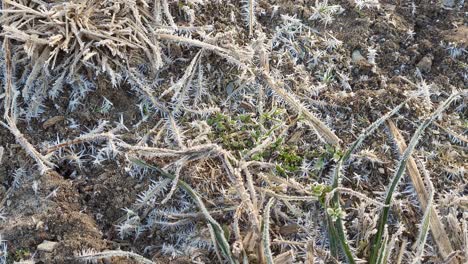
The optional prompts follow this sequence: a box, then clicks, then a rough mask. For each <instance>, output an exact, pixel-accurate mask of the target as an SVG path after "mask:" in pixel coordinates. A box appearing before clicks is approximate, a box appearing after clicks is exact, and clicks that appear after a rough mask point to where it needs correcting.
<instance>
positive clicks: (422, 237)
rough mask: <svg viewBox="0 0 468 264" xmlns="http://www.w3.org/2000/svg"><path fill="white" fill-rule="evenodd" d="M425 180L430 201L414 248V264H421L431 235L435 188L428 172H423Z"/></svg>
mask: <svg viewBox="0 0 468 264" xmlns="http://www.w3.org/2000/svg"><path fill="white" fill-rule="evenodd" d="M423 173H424V178H425V179H426V182H427V185H428V189H429V200H428V201H427V207H426V210H425V211H424V215H423V219H422V222H421V230H420V231H419V235H418V240H416V243H415V244H414V246H413V250H414V251H415V252H416V256H415V258H414V260H413V264H416V263H421V257H422V254H423V252H424V246H425V245H426V240H427V235H428V233H429V227H430V220H431V212H432V209H433V206H432V202H433V199H434V186H433V185H432V182H431V179H430V178H429V175H428V173H427V172H426V171H424V170H423Z"/></svg>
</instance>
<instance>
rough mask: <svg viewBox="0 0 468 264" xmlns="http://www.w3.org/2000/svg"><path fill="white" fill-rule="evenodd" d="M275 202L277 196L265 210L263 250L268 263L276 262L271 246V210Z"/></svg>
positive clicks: (271, 199)
mask: <svg viewBox="0 0 468 264" xmlns="http://www.w3.org/2000/svg"><path fill="white" fill-rule="evenodd" d="M274 202H275V198H270V200H269V201H268V203H267V205H266V207H265V212H263V234H262V237H263V250H264V252H265V257H266V261H267V263H268V264H275V262H274V261H273V254H272V253H271V248H270V210H271V207H272V206H273V203H274Z"/></svg>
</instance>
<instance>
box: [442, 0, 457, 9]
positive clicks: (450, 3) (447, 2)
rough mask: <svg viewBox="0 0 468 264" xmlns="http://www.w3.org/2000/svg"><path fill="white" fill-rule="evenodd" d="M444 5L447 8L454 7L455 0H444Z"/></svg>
mask: <svg viewBox="0 0 468 264" xmlns="http://www.w3.org/2000/svg"><path fill="white" fill-rule="evenodd" d="M442 6H443V7H446V8H454V7H455V0H442Z"/></svg>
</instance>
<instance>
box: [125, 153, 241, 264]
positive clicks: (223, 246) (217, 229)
mask: <svg viewBox="0 0 468 264" xmlns="http://www.w3.org/2000/svg"><path fill="white" fill-rule="evenodd" d="M130 161H131V162H133V163H135V164H136V165H138V166H141V167H145V168H148V169H151V170H154V171H156V172H157V173H159V174H161V176H163V177H166V178H169V179H171V180H174V179H175V176H174V175H172V174H169V173H167V172H165V171H163V170H161V169H160V168H158V167H156V166H153V165H150V164H147V163H146V162H144V161H143V160H141V159H138V158H134V157H131V158H130ZM179 186H180V187H181V188H182V189H184V191H186V192H187V194H188V195H189V196H190V197H192V199H193V200H194V202H195V203H196V205H197V206H198V209H200V211H201V212H202V213H203V216H204V217H205V219H206V220H207V221H208V223H209V224H210V226H211V227H212V228H213V231H214V236H215V239H216V241H214V242H215V243H216V245H217V246H218V248H219V249H220V250H221V252H222V253H223V255H224V257H225V258H226V260H227V261H228V262H229V263H237V261H236V260H235V258H234V256H232V253H231V248H230V246H229V243H228V242H227V240H226V238H225V237H224V230H223V228H222V227H221V225H220V224H219V223H218V222H217V221H216V220H215V219H214V218H213V217H212V216H211V215H210V213H209V212H208V209H206V207H205V204H204V203H203V201H202V199H201V198H200V195H199V194H198V193H197V192H196V191H195V190H193V189H192V187H190V185H188V184H187V183H186V182H184V181H182V180H179Z"/></svg>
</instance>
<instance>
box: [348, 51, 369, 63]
mask: <svg viewBox="0 0 468 264" xmlns="http://www.w3.org/2000/svg"><path fill="white" fill-rule="evenodd" d="M351 59H352V60H353V62H354V63H358V62H362V61H365V60H366V58H364V56H362V54H361V52H360V51H359V50H358V49H356V50H354V51H353V54H352V55H351Z"/></svg>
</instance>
